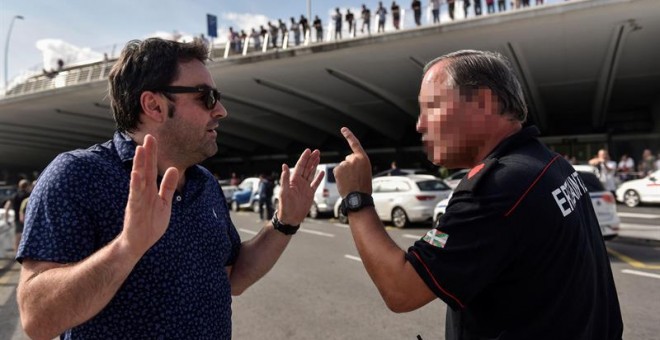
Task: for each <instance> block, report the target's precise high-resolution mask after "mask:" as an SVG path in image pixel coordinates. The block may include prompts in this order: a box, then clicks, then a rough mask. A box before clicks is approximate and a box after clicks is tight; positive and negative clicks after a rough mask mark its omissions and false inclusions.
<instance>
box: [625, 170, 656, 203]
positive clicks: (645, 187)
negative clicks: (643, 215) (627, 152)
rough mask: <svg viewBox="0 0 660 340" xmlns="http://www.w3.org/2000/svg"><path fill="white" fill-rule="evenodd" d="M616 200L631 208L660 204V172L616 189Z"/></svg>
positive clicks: (628, 182) (626, 183)
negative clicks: (647, 204) (645, 204)
mask: <svg viewBox="0 0 660 340" xmlns="http://www.w3.org/2000/svg"><path fill="white" fill-rule="evenodd" d="M616 199H617V201H619V202H623V203H624V204H625V205H627V206H629V207H636V206H638V205H640V204H641V203H660V170H657V171H655V172H653V173H651V174H650V175H648V176H646V177H644V178H641V179H635V180H632V181H627V182H623V183H622V184H621V186H619V188H618V189H616Z"/></svg>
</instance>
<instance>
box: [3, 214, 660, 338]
mask: <svg viewBox="0 0 660 340" xmlns="http://www.w3.org/2000/svg"><path fill="white" fill-rule="evenodd" d="M619 212H620V215H621V219H622V230H621V234H622V237H619V238H617V239H615V240H613V241H608V242H607V246H608V250H609V252H610V258H611V261H612V262H611V263H612V269H613V272H614V278H615V282H616V285H617V290H618V292H619V300H620V303H621V307H622V312H623V318H624V323H625V331H624V338H625V339H658V334H660V323H658V315H659V314H660V304H658V301H660V242H648V241H640V240H639V239H636V238H633V237H630V235H627V233H628V232H633V234H634V232H637V231H638V230H643V231H644V232H645V233H646V235H651V236H653V235H655V233H660V207H641V208H635V209H630V208H626V207H623V206H619ZM635 214H642V215H644V216H642V215H639V216H638V215H635ZM656 216H657V217H656ZM232 219H233V221H234V224H235V225H236V227H237V229H238V230H239V233H240V235H241V237H242V239H243V240H246V239H249V238H250V237H252V236H253V235H254V233H256V232H257V231H258V230H259V228H260V224H259V222H257V215H256V214H254V213H251V212H239V213H232ZM642 227H643V228H642ZM429 228H430V225H416V226H413V227H412V228H408V229H404V230H399V229H393V228H389V229H388V232H389V233H390V235H391V236H392V238H393V239H394V240H395V241H396V242H397V243H398V244H399V245H400V246H401V247H402V248H404V249H406V248H407V247H408V246H409V245H411V244H412V243H413V242H414V241H415V239H417V238H419V237H421V236H422V235H424V234H425V233H426V231H427V230H428V229H429ZM2 231H3V230H0V234H1V235H0V244H1V245H2V247H3V248H2V249H6V246H7V243H6V242H5V241H3V240H7V237H6V236H7V234H6V233H2ZM623 235H627V236H623ZM658 239H660V237H659V238H658ZM0 268H1V269H0V339H12V340H18V339H25V337H24V335H23V333H22V331H21V330H20V322H19V319H18V311H17V308H16V302H15V299H16V296H15V290H16V282H17V280H18V273H19V268H20V267H19V266H18V265H17V264H12V262H11V260H10V259H9V258H7V256H5V259H3V260H0ZM445 308H446V306H445V304H444V303H442V302H441V301H440V300H438V301H435V302H432V303H430V304H429V305H427V306H425V307H423V308H421V309H419V310H417V311H414V312H411V313H405V314H395V313H392V312H390V311H389V310H388V309H387V307H386V306H385V304H384V303H383V302H382V299H381V298H380V295H379V294H378V292H377V290H376V288H375V286H374V285H373V284H372V282H371V280H370V279H369V277H368V275H367V273H366V271H365V270H364V267H363V265H362V263H361V262H360V260H359V257H358V253H357V251H356V249H355V245H354V243H353V240H352V238H351V235H350V230H349V229H348V227H347V226H346V225H342V224H339V223H336V221H334V220H333V219H327V218H326V219H319V220H309V219H308V220H306V221H305V223H304V224H303V228H302V229H301V231H300V232H299V233H298V234H297V235H295V236H294V239H293V240H292V242H291V244H290V245H289V247H288V249H287V250H286V251H285V253H284V254H283V255H282V258H281V259H280V261H279V262H278V263H277V264H276V266H275V268H273V270H272V271H271V272H270V273H269V274H268V275H267V276H266V277H264V278H263V279H262V280H261V281H259V282H258V283H257V284H255V285H254V286H253V287H251V288H250V289H248V290H247V291H246V292H245V293H244V294H243V295H242V296H239V297H235V298H234V304H233V311H234V315H233V320H234V329H233V332H234V339H269V340H277V339H417V335H420V336H421V337H422V338H423V339H442V338H444V336H443V334H444V315H445Z"/></svg>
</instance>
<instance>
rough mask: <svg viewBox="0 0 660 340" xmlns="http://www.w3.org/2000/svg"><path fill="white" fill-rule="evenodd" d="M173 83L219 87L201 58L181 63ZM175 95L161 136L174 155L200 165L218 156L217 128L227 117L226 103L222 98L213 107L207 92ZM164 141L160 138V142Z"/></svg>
mask: <svg viewBox="0 0 660 340" xmlns="http://www.w3.org/2000/svg"><path fill="white" fill-rule="evenodd" d="M170 85H171V86H192V87H197V86H206V87H212V88H215V87H216V86H215V83H214V81H213V78H212V77H211V74H210V73H209V71H208V69H207V68H206V66H205V65H204V64H203V63H202V62H201V61H199V60H192V61H190V62H186V63H179V78H178V79H176V80H175V81H174V82H172V84H170ZM169 96H170V98H174V100H173V101H171V102H170V103H169V104H170V105H169V107H168V109H169V114H168V118H167V119H166V120H165V123H164V124H163V125H162V127H161V129H162V131H161V135H162V136H165V137H166V138H163V139H164V140H165V141H164V143H163V142H161V144H165V148H164V149H163V150H168V152H169V153H170V155H169V156H170V157H172V158H174V159H178V160H179V161H180V162H181V163H182V164H187V165H188V166H190V165H193V164H197V163H199V162H201V161H203V160H205V159H207V158H209V157H212V156H213V155H215V153H216V152H217V151H218V145H217V143H216V138H217V136H218V133H217V131H216V130H215V129H216V128H217V127H218V124H219V120H220V119H222V118H224V117H226V116H227V111H226V110H225V108H224V106H222V104H221V103H220V102H219V101H218V102H217V103H216V105H215V106H214V107H213V108H212V109H208V108H207V107H206V105H205V101H204V99H205V97H204V94H203V93H176V94H170V95H169ZM159 142H160V141H159Z"/></svg>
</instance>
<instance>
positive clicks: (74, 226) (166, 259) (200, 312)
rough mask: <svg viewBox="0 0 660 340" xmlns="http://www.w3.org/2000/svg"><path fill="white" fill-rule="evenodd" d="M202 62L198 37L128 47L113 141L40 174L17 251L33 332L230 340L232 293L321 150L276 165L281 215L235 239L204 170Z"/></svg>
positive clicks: (266, 258)
mask: <svg viewBox="0 0 660 340" xmlns="http://www.w3.org/2000/svg"><path fill="white" fill-rule="evenodd" d="M207 56H208V49H207V47H206V46H204V45H201V44H199V43H177V42H174V41H169V40H163V39H159V38H149V39H146V40H144V41H137V40H134V41H131V42H129V43H128V44H127V45H126V47H125V48H124V49H123V51H122V52H121V55H120V56H119V59H118V60H117V61H116V63H115V65H114V66H113V68H112V70H111V71H110V74H109V77H108V79H109V83H110V93H109V97H110V106H111V108H112V112H113V115H114V118H115V122H116V124H117V128H118V130H117V131H116V132H115V134H114V136H113V138H112V139H111V140H110V141H108V142H106V143H103V144H97V145H95V146H93V147H91V148H89V149H86V150H82V149H79V150H75V151H70V152H66V153H63V154H61V155H59V156H57V157H56V158H55V160H53V162H51V164H50V165H49V166H48V167H47V168H46V169H45V170H44V172H43V173H42V174H41V176H40V177H39V182H38V183H37V186H36V187H35V189H34V192H33V194H32V195H31V197H30V202H29V204H28V207H27V214H26V220H25V234H24V237H23V240H22V242H21V244H20V247H19V249H18V254H17V256H16V259H17V260H18V261H19V262H20V263H21V264H22V268H21V274H20V279H19V284H18V288H17V300H18V306H19V311H20V316H21V323H22V326H23V328H24V329H25V332H26V333H27V335H28V336H29V337H30V338H38V339H52V338H54V337H56V336H58V335H61V337H62V338H63V339H91V338H98V339H121V338H133V339H153V338H177V339H190V338H195V339H230V338H231V329H232V323H231V314H232V313H231V301H232V297H231V296H232V295H240V294H242V293H243V292H244V291H245V290H246V289H247V288H248V287H250V286H251V285H252V284H254V283H255V282H256V281H257V280H259V279H260V278H261V277H263V276H264V275H265V274H266V273H267V272H268V271H269V270H270V269H271V268H272V267H273V265H274V264H275V262H276V261H277V259H278V258H279V257H280V255H281V254H282V252H283V251H284V249H285V248H286V246H287V244H288V243H289V241H290V240H291V235H292V234H294V233H295V232H296V230H297V228H298V227H297V226H298V225H299V224H300V222H301V221H302V220H303V219H304V218H305V216H306V215H307V213H308V212H309V209H310V206H311V204H312V198H313V196H314V192H315V191H316V188H317V187H318V185H319V183H320V181H321V178H322V177H323V174H322V173H320V174H319V175H318V176H316V177H314V173H315V170H316V166H317V164H318V163H319V159H320V154H319V152H318V151H317V150H315V151H314V152H311V151H310V150H309V149H307V150H305V151H304V152H303V153H302V155H301V157H300V159H299V160H298V163H297V164H296V166H295V169H294V170H293V171H291V170H290V169H289V167H288V166H287V165H286V164H282V176H281V183H282V186H281V188H282V191H281V193H280V200H279V202H280V203H279V207H278V212H277V214H276V215H275V216H276V217H277V218H273V221H272V222H271V223H268V224H266V225H264V226H263V227H262V228H261V230H260V232H259V233H258V234H257V235H255V236H254V237H253V238H252V239H251V240H249V241H246V242H242V243H241V240H240V237H239V234H238V232H237V231H236V228H235V227H234V225H233V223H232V221H231V219H230V216H229V211H228V209H227V204H226V202H225V198H224V196H223V195H222V192H221V189H220V186H218V184H217V181H216V180H215V178H214V177H213V176H212V175H211V173H210V172H209V171H208V170H207V169H205V168H204V167H202V166H200V165H198V164H199V163H200V162H202V161H204V160H205V159H208V158H209V157H212V156H213V155H215V153H216V152H217V151H218V144H217V137H218V136H217V132H216V129H217V128H218V126H219V124H220V120H221V119H222V118H224V117H226V116H227V111H226V110H225V108H224V106H223V105H222V104H221V103H220V101H219V100H220V92H219V91H218V90H217V89H216V87H215V81H214V78H213V77H212V75H211V73H210V72H209V70H208V69H207V67H206V65H205V61H206V60H207ZM154 61H157V62H154ZM131 169H132V170H131Z"/></svg>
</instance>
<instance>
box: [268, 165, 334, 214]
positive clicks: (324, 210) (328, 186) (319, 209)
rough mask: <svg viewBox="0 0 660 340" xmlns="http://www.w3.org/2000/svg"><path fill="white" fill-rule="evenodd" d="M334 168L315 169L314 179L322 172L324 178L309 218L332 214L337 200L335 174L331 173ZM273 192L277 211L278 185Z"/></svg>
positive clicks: (332, 166) (330, 166) (322, 166)
mask: <svg viewBox="0 0 660 340" xmlns="http://www.w3.org/2000/svg"><path fill="white" fill-rule="evenodd" d="M336 166H337V163H328V164H319V165H318V166H317V167H316V173H314V178H316V175H318V173H319V172H320V171H324V172H325V176H323V179H322V180H321V183H320V184H319V187H318V188H317V189H316V192H315V193H314V203H312V206H311V207H310V208H309V214H308V216H309V217H311V218H318V217H319V215H320V214H332V212H333V209H334V206H335V202H337V200H338V199H339V191H338V190H337V183H336V182H335V174H334V173H333V172H332V170H334V168H335V167H336ZM292 170H293V169H292ZM273 192H274V193H273V207H275V208H276V209H277V206H278V203H279V197H280V186H279V185H278V186H277V187H276V188H275V190H274V191H273Z"/></svg>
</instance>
